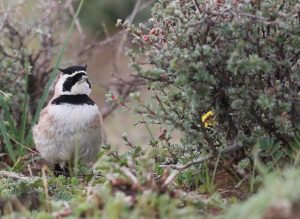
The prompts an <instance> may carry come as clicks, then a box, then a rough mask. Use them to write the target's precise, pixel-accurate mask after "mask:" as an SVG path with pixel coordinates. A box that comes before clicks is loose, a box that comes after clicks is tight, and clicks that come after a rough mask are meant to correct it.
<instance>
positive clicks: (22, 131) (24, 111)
mask: <svg viewBox="0 0 300 219" xmlns="http://www.w3.org/2000/svg"><path fill="white" fill-rule="evenodd" d="M26 55H27V54H26ZM29 67H30V66H29V61H28V56H26V60H25V89H24V92H25V94H24V100H23V106H22V119H21V129H20V138H19V139H20V142H24V138H25V133H26V124H27V123H26V121H27V116H28V101H29V95H28V75H29V74H30V72H29V71H30V69H29ZM21 149H22V151H23V148H21Z"/></svg>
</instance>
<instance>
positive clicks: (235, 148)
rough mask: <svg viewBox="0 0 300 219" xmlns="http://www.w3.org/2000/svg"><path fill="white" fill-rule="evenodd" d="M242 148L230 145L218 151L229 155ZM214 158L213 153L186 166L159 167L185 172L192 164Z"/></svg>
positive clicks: (237, 145)
mask: <svg viewBox="0 0 300 219" xmlns="http://www.w3.org/2000/svg"><path fill="white" fill-rule="evenodd" d="M242 147H243V146H242V145H239V144H235V145H232V146H229V147H227V148H225V149H222V150H220V152H219V153H220V154H226V153H230V152H233V151H236V150H238V149H240V148H242ZM213 157H214V153H212V152H211V153H209V154H208V155H206V156H204V157H200V158H198V159H196V160H192V161H190V162H188V163H186V164H175V165H174V164H170V165H160V167H164V168H171V169H175V170H185V169H187V168H189V167H190V166H192V165H194V164H199V163H203V162H204V161H207V160H209V159H211V158H213Z"/></svg>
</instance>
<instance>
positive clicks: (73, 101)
mask: <svg viewBox="0 0 300 219" xmlns="http://www.w3.org/2000/svg"><path fill="white" fill-rule="evenodd" d="M59 70H60V71H61V72H62V73H61V74H60V76H59V78H58V80H57V82H56V84H55V92H54V96H53V98H52V99H51V100H50V102H49V103H48V105H47V106H46V107H45V108H44V109H43V110H42V111H41V114H40V118H39V121H38V123H37V124H36V125H35V126H34V127H33V139H34V143H35V145H36V148H37V150H38V151H39V152H40V154H41V155H42V156H43V157H44V158H45V160H47V161H48V162H50V163H52V164H54V165H55V169H56V170H57V171H63V173H65V174H68V173H67V169H66V165H67V164H68V162H69V161H71V160H72V159H74V156H75V154H77V155H78V158H79V160H80V161H82V162H83V163H85V164H92V163H93V162H94V161H95V159H96V155H97V152H98V151H99V147H100V144H102V143H103V142H104V138H105V136H104V131H103V123H102V116H101V113H100V111H99V108H98V107H97V105H96V104H95V103H94V101H93V100H92V99H91V98H90V97H89V94H90V92H91V84H90V83H89V81H88V77H87V74H86V66H71V67H68V68H66V69H59Z"/></svg>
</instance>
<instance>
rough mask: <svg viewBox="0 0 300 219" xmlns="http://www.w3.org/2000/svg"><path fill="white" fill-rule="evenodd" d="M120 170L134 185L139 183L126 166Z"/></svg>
mask: <svg viewBox="0 0 300 219" xmlns="http://www.w3.org/2000/svg"><path fill="white" fill-rule="evenodd" d="M121 171H122V173H124V175H125V176H127V177H128V178H129V179H130V180H131V181H132V182H133V184H134V185H139V181H138V179H137V178H136V176H135V175H133V173H132V172H131V171H130V170H129V169H128V168H126V167H122V168H121Z"/></svg>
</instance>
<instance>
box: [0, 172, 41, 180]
mask: <svg viewBox="0 0 300 219" xmlns="http://www.w3.org/2000/svg"><path fill="white" fill-rule="evenodd" d="M0 177H7V178H13V179H19V180H32V179H35V178H36V177H29V176H25V175H23V174H20V173H15V172H9V171H4V170H2V171H0Z"/></svg>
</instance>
